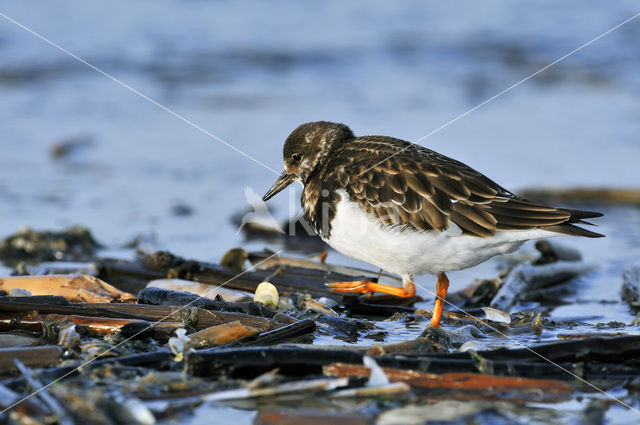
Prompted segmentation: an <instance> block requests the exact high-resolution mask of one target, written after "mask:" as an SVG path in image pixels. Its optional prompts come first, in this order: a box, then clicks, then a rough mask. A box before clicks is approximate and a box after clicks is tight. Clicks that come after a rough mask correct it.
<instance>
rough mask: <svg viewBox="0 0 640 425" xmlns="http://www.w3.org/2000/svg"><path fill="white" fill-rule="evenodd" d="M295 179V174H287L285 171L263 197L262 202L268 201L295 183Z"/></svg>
mask: <svg viewBox="0 0 640 425" xmlns="http://www.w3.org/2000/svg"><path fill="white" fill-rule="evenodd" d="M295 178H296V177H295V176H294V175H293V174H287V172H286V171H283V172H282V174H281V175H280V177H278V180H276V182H275V183H274V184H273V186H271V189H269V191H268V192H267V193H266V194H265V195H264V196H263V197H262V200H263V201H268V200H269V199H271V198H273V197H274V196H275V195H276V194H277V193H278V192H280V191H281V190H282V189H284V188H285V187H287V186H289V185H290V184H291V183H293V181H294V180H295Z"/></svg>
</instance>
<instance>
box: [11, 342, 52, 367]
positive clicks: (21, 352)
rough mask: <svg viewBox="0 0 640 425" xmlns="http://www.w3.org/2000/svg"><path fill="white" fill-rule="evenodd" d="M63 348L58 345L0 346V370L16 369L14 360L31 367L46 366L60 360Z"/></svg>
mask: <svg viewBox="0 0 640 425" xmlns="http://www.w3.org/2000/svg"><path fill="white" fill-rule="evenodd" d="M61 354H62V349H61V348H60V347H58V346H57V345H41V346H38V347H19V348H0V370H6V369H14V368H15V364H14V360H15V359H18V360H20V361H21V362H22V363H24V364H25V365H27V366H31V367H45V366H51V365H54V364H57V363H58V362H59V361H60V355H61Z"/></svg>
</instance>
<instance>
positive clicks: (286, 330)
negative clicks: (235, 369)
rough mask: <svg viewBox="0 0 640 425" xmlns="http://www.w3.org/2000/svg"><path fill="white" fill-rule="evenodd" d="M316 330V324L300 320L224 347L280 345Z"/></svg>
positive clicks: (311, 321)
mask: <svg viewBox="0 0 640 425" xmlns="http://www.w3.org/2000/svg"><path fill="white" fill-rule="evenodd" d="M315 329H316V323H315V322H314V321H313V320H310V319H305V320H300V321H297V322H294V323H291V324H289V325H285V326H282V327H280V328H278V329H274V330H272V331H267V332H262V333H260V334H259V335H256V336H255V337H249V338H245V339H243V340H241V341H237V342H236V343H232V344H228V345H227V346H226V347H234V346H241V347H248V346H267V345H274V344H282V343H284V342H291V341H292V340H296V339H298V338H300V337H304V336H308V335H310V334H312V333H313V331H315Z"/></svg>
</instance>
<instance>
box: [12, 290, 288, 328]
mask: <svg viewBox="0 0 640 425" xmlns="http://www.w3.org/2000/svg"><path fill="white" fill-rule="evenodd" d="M25 298H26V299H28V298H29V297H25ZM25 298H23V299H22V300H20V301H19V302H9V301H7V300H4V301H3V300H0V310H2V311H5V312H31V311H34V310H35V311H38V312H39V313H53V314H80V315H82V314H93V313H89V311H93V312H98V314H96V316H103V314H100V312H104V313H105V314H106V315H108V316H107V317H118V316H120V317H123V318H135V319H138V320H147V321H152V322H155V321H163V322H183V323H186V324H187V325H189V326H193V327H194V328H196V329H204V328H208V327H211V326H215V325H220V324H222V323H228V322H233V321H236V320H238V321H240V322H242V323H243V324H245V325H247V326H252V327H255V328H258V329H260V330H261V331H267V330H271V329H276V328H278V327H280V326H282V325H283V324H287V323H281V322H279V321H278V320H270V319H267V318H264V317H256V316H249V315H247V314H242V313H230V312H222V311H211V310H205V309H202V308H198V307H189V308H181V307H166V306H157V305H146V304H100V303H90V304H82V303H78V304H67V305H57V304H30V303H27V302H24V301H23V300H24V299H25ZM92 309H93V310H92Z"/></svg>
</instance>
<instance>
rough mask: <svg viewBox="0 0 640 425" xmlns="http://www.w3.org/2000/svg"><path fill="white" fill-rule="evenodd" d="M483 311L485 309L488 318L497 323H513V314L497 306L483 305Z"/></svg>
mask: <svg viewBox="0 0 640 425" xmlns="http://www.w3.org/2000/svg"><path fill="white" fill-rule="evenodd" d="M482 311H484V315H485V317H486V318H487V320H490V321H492V322H496V323H504V324H505V325H508V324H510V323H511V316H509V315H508V314H507V313H505V312H504V311H500V310H498V309H497V308H492V307H482Z"/></svg>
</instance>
